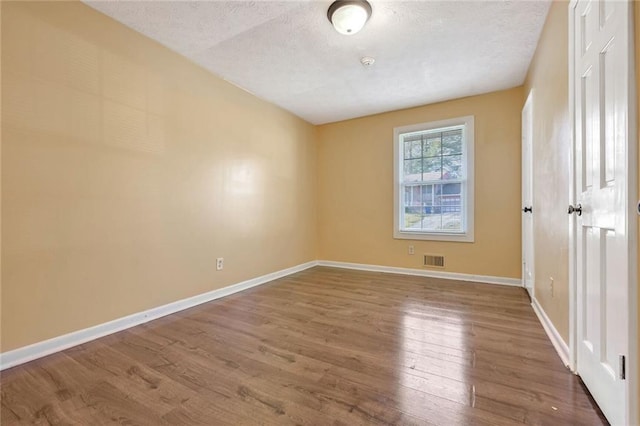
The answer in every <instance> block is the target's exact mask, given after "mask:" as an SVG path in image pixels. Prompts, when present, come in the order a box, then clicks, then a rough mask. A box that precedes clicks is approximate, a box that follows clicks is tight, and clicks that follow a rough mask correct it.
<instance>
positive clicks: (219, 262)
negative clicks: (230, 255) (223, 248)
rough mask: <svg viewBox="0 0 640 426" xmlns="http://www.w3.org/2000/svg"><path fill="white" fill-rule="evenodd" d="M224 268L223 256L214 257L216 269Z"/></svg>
mask: <svg viewBox="0 0 640 426" xmlns="http://www.w3.org/2000/svg"><path fill="white" fill-rule="evenodd" d="M222 268H224V258H222V257H219V258H217V259H216V271H221V270H222Z"/></svg>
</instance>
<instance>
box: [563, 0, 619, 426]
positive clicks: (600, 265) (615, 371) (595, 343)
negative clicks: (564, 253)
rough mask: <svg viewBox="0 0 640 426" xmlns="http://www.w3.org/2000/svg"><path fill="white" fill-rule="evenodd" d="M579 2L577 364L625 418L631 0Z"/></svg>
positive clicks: (615, 416)
mask: <svg viewBox="0 0 640 426" xmlns="http://www.w3.org/2000/svg"><path fill="white" fill-rule="evenodd" d="M574 7H575V9H574V11H573V13H572V16H573V31H574V34H573V37H574V41H575V44H574V58H573V60H574V68H573V69H574V76H573V77H574V78H573V81H574V85H575V86H574V93H575V99H574V102H575V116H574V120H575V136H576V139H575V173H576V176H575V184H576V200H575V201H576V203H577V204H579V205H576V206H573V207H576V208H577V210H578V211H577V212H574V213H573V214H574V215H575V219H576V225H577V231H576V237H575V238H576V256H577V258H576V286H577V288H576V290H577V291H576V297H577V304H576V307H577V318H576V320H577V323H576V326H577V339H576V340H577V341H576V344H577V370H578V374H579V375H580V376H581V377H582V379H583V381H584V382H585V384H586V385H587V387H588V388H589V390H590V392H591V394H592V395H593V397H594V399H595V400H596V401H597V403H598V405H599V406H600V408H601V409H602V411H603V412H604V414H605V416H606V417H607V419H608V420H609V421H610V422H611V423H612V424H614V425H624V424H627V419H626V417H625V416H626V413H627V406H626V404H627V403H628V401H627V392H628V389H627V387H626V383H625V381H624V380H623V375H624V366H623V365H622V363H621V359H622V358H621V357H622V356H627V355H628V348H629V345H628V336H629V333H628V327H629V320H628V316H629V312H628V303H627V297H628V294H629V266H630V265H629V261H630V259H629V247H630V245H629V238H630V236H629V229H628V228H629V225H628V223H627V220H628V219H629V218H628V215H629V201H628V197H627V193H628V189H627V184H628V178H627V176H628V149H629V147H628V142H629V141H628V134H629V131H628V130H629V124H628V119H629V117H628V113H629V99H628V98H629V95H628V91H629V56H630V55H629V52H628V49H629V42H630V41H629V25H628V22H629V17H630V15H629V14H630V11H629V8H630V5H629V3H628V2H626V1H596V0H578V1H577V2H576V3H575V5H574ZM580 207H581V212H580V209H579V208H580ZM570 211H571V209H570Z"/></svg>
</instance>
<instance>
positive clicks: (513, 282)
mask: <svg viewBox="0 0 640 426" xmlns="http://www.w3.org/2000/svg"><path fill="white" fill-rule="evenodd" d="M318 266H330V267H333V268H343V269H357V270H359V271H371V272H387V273H390V274H403V275H418V276H421V277H431V278H443V279H446V280H457V281H473V282H478V283H485V284H499V285H508V286H515V287H522V280H520V279H519V278H505V277H493V276H490V275H472V274H461V273H457V272H445V271H433V270H429V269H413V268H398V267H395V266H380V265H368V264H364V263H348V262H334V261H332V260H319V261H318Z"/></svg>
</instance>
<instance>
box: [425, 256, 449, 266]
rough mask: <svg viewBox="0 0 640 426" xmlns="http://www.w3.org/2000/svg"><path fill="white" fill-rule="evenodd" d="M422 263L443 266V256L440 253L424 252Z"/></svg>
mask: <svg viewBox="0 0 640 426" xmlns="http://www.w3.org/2000/svg"><path fill="white" fill-rule="evenodd" d="M423 264H424V266H427V267H429V268H444V256H442V255H440V254H425V255H424V263H423Z"/></svg>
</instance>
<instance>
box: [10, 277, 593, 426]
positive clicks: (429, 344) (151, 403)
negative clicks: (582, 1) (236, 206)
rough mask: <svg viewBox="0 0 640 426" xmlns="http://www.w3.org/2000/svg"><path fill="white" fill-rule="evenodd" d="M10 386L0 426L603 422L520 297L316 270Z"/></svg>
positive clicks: (41, 365) (126, 335)
mask: <svg viewBox="0 0 640 426" xmlns="http://www.w3.org/2000/svg"><path fill="white" fill-rule="evenodd" d="M0 383H1V387H2V417H1V424H2V425H3V426H6V425H13V424H32V423H35V424H81V425H100V424H117V423H120V424H131V425H132V424H138V425H166V424H172V425H179V424H182V425H196V424H202V425H222V424H230V425H244V424H267V425H272V424H273V425H286V424H308V425H324V424H327V425H328V424H336V425H349V426H352V425H360V424H402V425H404V424H407V425H410V424H411V425H412V424H416V425H430V424H434V425H472V424H478V425H513V424H519V423H524V424H547V425H564V424H579V425H592V424H603V423H605V421H604V420H603V419H602V417H601V415H600V414H599V412H598V411H597V408H594V406H593V404H592V402H591V399H590V397H589V396H588V395H587V394H586V392H585V390H584V389H583V387H582V385H581V384H580V382H579V379H578V378H577V377H576V376H574V375H572V374H570V373H569V372H568V371H567V370H566V369H565V368H564V367H563V365H562V363H561V361H560V359H559V358H558V356H557V354H556V353H555V351H554V349H553V347H552V346H551V343H550V342H549V340H548V339H547V337H546V335H545V333H544V331H543V329H542V327H541V325H540V323H539V322H538V320H537V318H536V316H535V314H534V313H533V311H532V309H531V307H530V304H529V300H528V298H527V296H526V293H525V292H524V290H523V289H520V288H513V287H504V286H493V285H487V284H471V283H460V282H455V281H445V280H437V279H431V278H424V277H410V276H401V275H392V274H380V273H371V272H358V271H347V270H340V269H332V268H321V267H316V268H313V269H309V270H307V271H303V272H300V273H297V274H295V275H291V276H289V277H286V278H283V279H280V280H277V281H274V282H272V283H269V284H266V285H263V286H260V287H257V288H254V289H252V290H247V291H245V292H242V293H238V294H235V295H233V296H229V297H226V298H224V299H220V300H217V301H214V302H210V303H207V304H205V305H201V306H199V307H196V308H193V309H190V310H187V311H183V312H181V313H178V314H174V315H171V316H169V317H165V318H162V319H160V320H157V321H154V322H151V323H148V324H145V325H142V326H138V327H135V328H132V329H129V330H127V331H124V332H121V333H118V334H115V335H111V336H108V337H105V338H102V339H99V340H96V341H94V342H91V343H87V344H85V345H82V346H78V347H75V348H72V349H69V350H66V351H64V352H62V353H58V354H55V355H52V356H49V357H47V358H43V359H41V360H38V361H34V362H31V363H29V364H25V365H22V366H19V367H16V368H13V369H10V370H7V371H5V372H3V374H2V377H1V379H0Z"/></svg>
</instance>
